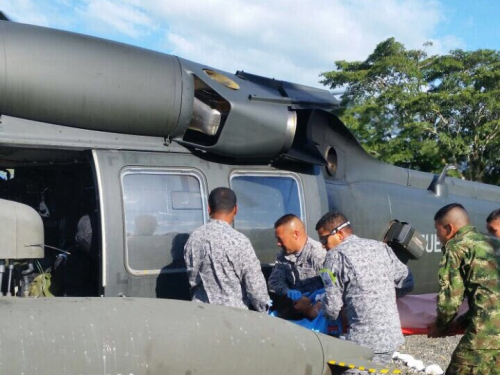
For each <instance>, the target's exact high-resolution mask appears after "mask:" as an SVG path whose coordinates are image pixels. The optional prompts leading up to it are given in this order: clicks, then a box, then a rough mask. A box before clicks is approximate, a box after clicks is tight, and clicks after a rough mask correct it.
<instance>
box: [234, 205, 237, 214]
mask: <svg viewBox="0 0 500 375" xmlns="http://www.w3.org/2000/svg"><path fill="white" fill-rule="evenodd" d="M237 213H238V205H237V204H236V205H235V206H234V214H235V215H236V214H237Z"/></svg>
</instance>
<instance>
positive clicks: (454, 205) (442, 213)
mask: <svg viewBox="0 0 500 375" xmlns="http://www.w3.org/2000/svg"><path fill="white" fill-rule="evenodd" d="M454 208H460V209H461V210H463V211H465V212H467V210H466V209H465V208H464V206H462V205H461V204H460V203H450V204H447V205H446V206H444V207H441V208H440V209H439V210H438V212H436V214H435V215H434V221H436V220H437V221H441V220H443V219H444V217H445V216H446V215H447V214H448V212H450V211H451V210H453V209H454Z"/></svg>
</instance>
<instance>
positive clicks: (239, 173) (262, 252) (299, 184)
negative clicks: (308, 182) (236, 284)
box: [229, 169, 307, 266]
mask: <svg viewBox="0 0 500 375" xmlns="http://www.w3.org/2000/svg"><path fill="white" fill-rule="evenodd" d="M237 177H262V178H269V177H274V178H290V179H292V180H293V181H294V182H295V186H296V188H297V198H298V204H299V211H300V214H299V215H297V216H299V218H300V219H301V220H302V221H303V222H304V223H307V217H306V209H305V195H304V184H303V181H302V179H301V178H300V176H299V175H298V174H296V173H294V172H281V171H256V170H249V169H238V170H234V171H232V172H231V173H230V175H229V186H230V187H231V189H233V190H234V191H235V193H236V197H237V198H238V206H239V211H238V212H239V213H241V207H242V206H241V200H240V199H239V197H238V192H237V191H236V190H235V188H234V184H233V180H234V179H235V178H237ZM287 213H290V212H285V213H284V214H287ZM281 216H282V215H279V216H277V217H276V218H275V220H277V219H279V217H281ZM237 223H238V215H236V217H235V221H234V224H233V225H234V229H236V230H238V231H242V230H243V231H246V230H247V229H245V228H239V227H238V225H237ZM252 228H253V226H252ZM266 229H268V230H270V229H272V231H273V234H272V237H271V238H272V241H273V247H272V252H270V251H269V250H271V249H269V248H265V249H259V248H256V246H255V245H254V244H253V245H254V249H255V251H256V253H257V256H258V258H259V260H260V262H261V265H263V266H273V265H274V263H275V261H276V251H275V249H276V245H275V238H274V221H273V225H272V228H266ZM245 235H247V236H248V237H250V239H252V238H251V237H252V236H251V235H249V234H248V233H245ZM271 254H272V255H271ZM261 256H263V257H266V258H267V257H269V258H271V257H272V262H271V261H263V260H265V259H261Z"/></svg>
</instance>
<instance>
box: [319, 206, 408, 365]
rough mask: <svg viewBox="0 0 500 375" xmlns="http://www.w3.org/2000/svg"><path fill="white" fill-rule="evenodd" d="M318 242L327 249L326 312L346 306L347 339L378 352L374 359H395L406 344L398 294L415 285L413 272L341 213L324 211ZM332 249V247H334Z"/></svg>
mask: <svg viewBox="0 0 500 375" xmlns="http://www.w3.org/2000/svg"><path fill="white" fill-rule="evenodd" d="M316 230H317V231H318V235H319V238H320V242H321V243H322V244H323V246H324V247H325V248H326V249H330V250H329V251H328V252H327V254H326V259H325V268H326V269H327V270H324V271H322V278H323V281H324V283H325V295H324V297H323V300H322V303H323V313H324V315H325V316H326V317H328V318H330V319H332V320H333V319H336V318H337V317H338V314H339V312H340V309H341V308H342V307H344V310H345V313H346V317H347V322H348V324H349V331H348V332H347V337H346V338H347V339H348V340H351V341H354V342H355V343H357V344H360V345H364V346H367V347H369V348H371V349H372V350H373V351H374V352H375V356H374V357H373V360H374V361H376V362H379V363H388V362H390V361H391V357H392V354H393V353H394V351H395V350H396V349H397V348H398V347H399V346H400V345H401V344H403V343H404V338H403V334H402V333H401V323H400V321H399V314H398V309H397V306H396V288H400V293H398V295H403V294H406V293H408V292H410V291H411V290H412V289H413V276H412V274H411V272H410V270H409V269H408V267H407V266H405V265H404V264H403V263H401V262H400V261H399V259H398V258H397V257H396V255H395V254H394V252H393V251H392V249H391V248H390V247H388V246H387V245H386V244H384V243H382V242H379V241H374V240H369V239H364V238H359V237H357V236H356V235H354V234H353V231H352V228H351V225H350V223H349V221H348V220H347V218H346V217H345V216H344V215H343V214H342V213H340V212H329V213H327V214H325V215H324V216H323V217H322V218H321V219H320V220H319V221H318V223H317V224H316ZM332 249H333V250H332Z"/></svg>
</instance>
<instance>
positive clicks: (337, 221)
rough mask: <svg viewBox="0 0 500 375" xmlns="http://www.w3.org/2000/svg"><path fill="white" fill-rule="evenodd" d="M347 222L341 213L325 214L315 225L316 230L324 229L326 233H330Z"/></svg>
mask: <svg viewBox="0 0 500 375" xmlns="http://www.w3.org/2000/svg"><path fill="white" fill-rule="evenodd" d="M348 221H349V220H347V217H346V216H345V215H344V214H343V213H342V212H339V211H331V212H327V213H326V214H324V215H323V217H322V218H321V219H319V221H318V223H317V224H316V230H320V229H326V230H327V231H332V230H334V229H335V228H337V227H338V226H339V225H342V224H344V223H347V222H348ZM349 227H350V225H349V226H347V228H349Z"/></svg>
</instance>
